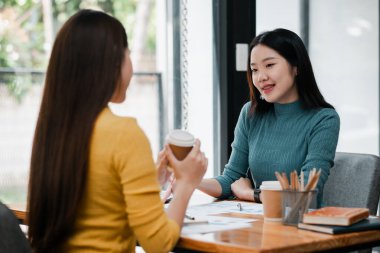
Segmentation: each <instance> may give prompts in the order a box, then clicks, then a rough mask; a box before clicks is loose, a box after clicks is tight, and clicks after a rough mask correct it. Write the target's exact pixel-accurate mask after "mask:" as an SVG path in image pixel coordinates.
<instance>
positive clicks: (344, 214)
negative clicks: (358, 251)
mask: <svg viewBox="0 0 380 253" xmlns="http://www.w3.org/2000/svg"><path fill="white" fill-rule="evenodd" d="M298 228H301V229H306V230H312V231H317V232H322V233H328V234H340V233H349V232H357V231H365V230H373V229H375V230H376V229H379V230H380V219H379V218H378V217H370V216H369V210H368V209H367V208H354V207H322V208H320V209H317V210H314V211H311V212H309V213H307V214H304V216H303V223H299V224H298Z"/></svg>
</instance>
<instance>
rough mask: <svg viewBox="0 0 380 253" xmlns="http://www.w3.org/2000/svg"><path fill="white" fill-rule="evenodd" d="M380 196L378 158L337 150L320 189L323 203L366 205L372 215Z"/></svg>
mask: <svg viewBox="0 0 380 253" xmlns="http://www.w3.org/2000/svg"><path fill="white" fill-rule="evenodd" d="M379 195H380V158H379V157H378V156H375V155H370V154H357V153H342V152H337V153H336V155H335V159H334V167H332V168H331V170H330V176H329V177H328V179H327V182H326V184H325V187H324V190H323V203H324V205H326V206H342V207H366V208H368V209H369V211H370V213H371V214H372V215H376V212H377V208H378V203H379Z"/></svg>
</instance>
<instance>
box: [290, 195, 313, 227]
mask: <svg viewBox="0 0 380 253" xmlns="http://www.w3.org/2000/svg"><path fill="white" fill-rule="evenodd" d="M317 192H318V191H317V190H311V191H295V190H284V191H282V223H283V224H285V225H292V226H297V225H298V223H300V222H302V218H303V214H304V213H307V212H308V211H309V210H310V209H315V208H317Z"/></svg>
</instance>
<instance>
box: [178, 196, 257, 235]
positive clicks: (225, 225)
mask: <svg viewBox="0 0 380 253" xmlns="http://www.w3.org/2000/svg"><path fill="white" fill-rule="evenodd" d="M223 213H241V214H262V213H263V210H262V205H258V204H254V203H249V202H240V201H218V202H212V203H208V204H203V205H194V206H189V207H188V209H187V211H186V214H187V215H188V216H191V217H193V218H194V219H193V220H189V219H185V224H184V226H183V228H182V232H181V234H182V235H186V234H199V233H201V234H203V233H210V232H215V231H222V230H229V229H236V228H242V227H249V226H251V225H250V223H251V222H254V221H256V219H252V218H237V217H225V216H215V215H217V214H223Z"/></svg>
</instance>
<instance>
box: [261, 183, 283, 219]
mask: <svg viewBox="0 0 380 253" xmlns="http://www.w3.org/2000/svg"><path fill="white" fill-rule="evenodd" d="M260 190H261V201H262V202H263V210H264V222H281V221H282V188H281V185H280V182H279V181H263V182H262V184H261V186H260Z"/></svg>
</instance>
